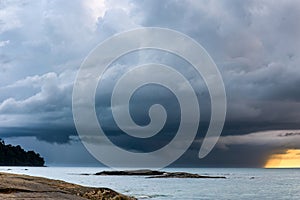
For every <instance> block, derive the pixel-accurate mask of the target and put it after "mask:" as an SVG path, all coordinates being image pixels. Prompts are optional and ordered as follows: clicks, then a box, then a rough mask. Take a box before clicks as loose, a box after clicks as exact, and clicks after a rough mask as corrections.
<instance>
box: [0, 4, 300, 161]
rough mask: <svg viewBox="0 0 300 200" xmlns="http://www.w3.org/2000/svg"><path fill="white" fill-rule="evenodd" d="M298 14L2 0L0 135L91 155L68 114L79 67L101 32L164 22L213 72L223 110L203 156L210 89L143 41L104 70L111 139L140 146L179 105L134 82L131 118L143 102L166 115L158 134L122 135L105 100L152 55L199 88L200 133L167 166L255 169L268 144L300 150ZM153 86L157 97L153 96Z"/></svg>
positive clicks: (139, 116)
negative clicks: (197, 48)
mask: <svg viewBox="0 0 300 200" xmlns="http://www.w3.org/2000/svg"><path fill="white" fill-rule="evenodd" d="M299 20H300V2H299V1H297V0H287V1H283V0H282V1H277V2H276V3H274V2H273V1H271V0H262V1H261V0H259V1H258V0H257V1H250V0H249V1H248V0H245V1H230V0H227V1H218V0H212V1H208V0H204V1H192V0H186V1H177V0H163V1H161V0H142V1H140V0H136V1H135V0H122V1H121V0H111V1H110V0H107V1H105V0H103V1H102V0H87V1H85V0H74V1H59V0H48V1H47V0H41V1H30V0H1V1H0V137H1V138H3V139H4V140H5V141H6V142H7V143H12V144H21V145H22V146H23V147H24V148H26V149H34V150H35V151H38V152H40V153H41V154H42V155H43V156H44V157H45V158H46V162H47V164H74V165H92V164H95V165H96V164H97V161H96V160H95V159H94V158H93V157H92V156H91V155H90V154H89V153H88V152H87V151H86V150H85V148H84V147H83V145H82V144H81V142H80V140H79V139H78V137H77V132H76V129H75V126H74V122H73V116H72V89H73V83H74V80H75V77H76V74H77V71H78V69H79V67H80V65H81V63H82V61H83V60H84V58H85V57H86V56H87V55H88V53H89V52H90V51H91V50H92V49H93V48H94V47H95V46H96V45H97V44H99V43H100V42H101V41H103V40H105V39H107V38H108V37H110V36H112V35H114V34H116V33H120V32H122V31H126V30H130V29H133V28H138V27H163V28H170V29H174V30H177V31H180V32H182V33H184V34H186V35H188V36H190V37H191V38H193V39H194V40H196V41H197V42H199V43H200V44H201V45H202V46H203V47H204V48H205V49H206V50H207V52H208V53H209V54H210V56H211V57H212V58H213V60H214V61H215V63H216V64H217V66H218V68H219V70H220V73H221V75H222V77H223V80H224V85H225V89H226V94H227V116H226V122H225V126H224V130H223V132H222V136H221V138H220V140H219V142H218V144H217V145H216V147H215V148H214V150H213V151H212V152H211V153H210V154H209V155H208V156H207V157H206V158H204V159H202V160H200V159H199V158H198V157H197V153H198V151H199V148H200V146H201V141H202V138H203V136H204V134H205V130H206V129H207V126H208V119H209V116H210V115H209V111H210V109H209V106H206V105H209V104H210V100H209V95H208V92H207V90H205V86H203V81H202V80H201V78H198V79H200V80H199V81H198V82H197V81H195V77H193V72H192V71H190V69H189V66H188V65H186V64H184V63H182V62H183V61H182V60H180V59H178V58H174V56H172V55H169V54H167V53H161V52H153V51H148V52H147V51H146V52H137V53H136V54H132V55H128V57H127V58H124V59H120V60H119V61H118V62H116V63H114V66H112V68H111V70H108V73H107V74H106V75H105V78H104V81H103V84H102V85H101V86H99V88H98V92H97V95H96V101H97V102H96V107H97V108H96V109H97V112H98V113H102V114H101V116H104V117H102V118H99V121H100V122H101V123H102V124H103V126H105V127H106V128H105V130H106V131H107V135H108V136H110V139H111V140H112V141H114V142H115V143H116V144H118V145H119V146H121V147H123V148H125V149H129V150H130V149H131V150H132V149H133V150H139V151H150V150H153V149H157V148H160V147H162V146H163V145H164V144H166V143H168V141H170V138H172V134H174V132H176V129H177V128H178V123H179V122H178V120H179V119H180V117H178V115H180V112H179V110H178V102H177V100H176V99H174V95H172V93H170V92H169V91H168V90H166V89H165V88H161V87H156V86H149V88H144V89H145V90H144V91H143V90H141V91H137V93H136V95H135V96H133V98H132V102H131V111H132V113H133V114H132V117H133V120H135V121H136V122H137V123H138V124H141V125H145V124H147V123H149V119H148V117H147V109H148V108H149V106H150V105H152V104H153V103H161V104H162V105H164V106H165V107H166V110H167V111H168V116H169V118H168V120H167V124H166V126H165V127H164V129H163V131H162V132H161V133H160V134H159V135H157V136H155V137H156V138H155V137H154V138H152V139H147V141H142V140H141V139H136V138H130V137H128V136H126V135H124V134H123V133H121V132H120V130H118V129H117V127H116V124H115V123H114V121H113V119H112V115H111V110H110V109H109V99H110V95H111V90H112V88H113V85H114V83H116V81H117V79H118V77H120V76H121V75H122V74H123V73H124V70H126V69H127V67H129V66H131V65H137V64H143V63H147V62H162V63H165V64H168V65H173V66H175V68H177V69H178V70H180V72H181V73H182V74H184V75H185V76H186V77H187V78H188V79H189V80H190V81H191V83H192V85H193V86H194V87H195V88H197V87H198V91H199V92H198V93H197V94H198V98H199V102H200V107H201V105H202V107H204V108H201V111H202V110H203V113H201V119H203V120H202V121H201V122H200V127H199V131H198V135H197V137H196V139H195V141H194V143H193V144H192V145H191V147H190V149H189V150H188V151H187V152H186V153H185V154H184V155H183V156H182V157H181V158H180V159H179V160H178V161H177V162H176V163H175V165H177V166H216V167H224V166H237V167H239V166H241V167H261V166H263V165H264V163H265V162H266V161H267V159H268V157H270V156H271V155H272V154H273V153H278V152H283V153H284V152H285V151H286V150H288V149H297V148H300V91H299V85H300V68H299V67H300V66H299V65H300V55H299V52H300V26H299V24H298V23H299ZM176 66H177V67H176ZM178 66H184V67H178ZM198 79H197V80H198ZM152 90H155V91H158V92H157V94H158V95H157V96H155V97H153V95H152V96H151V94H153V92H149V91H152ZM298 129H299V130H298Z"/></svg>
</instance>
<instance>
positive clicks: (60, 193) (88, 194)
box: [0, 172, 136, 200]
mask: <svg viewBox="0 0 300 200" xmlns="http://www.w3.org/2000/svg"><path fill="white" fill-rule="evenodd" d="M14 198H16V199H23V198H26V199H49V200H50V199H53V200H54V199H63V200H83V199H92V200H98V199H103V200H112V199H115V200H117V199H119V200H135V199H136V198H134V197H129V196H126V195H123V194H120V193H118V192H116V191H114V190H112V189H109V188H94V187H85V186H81V185H77V184H73V183H68V182H65V181H61V180H54V179H48V178H42V177H36V176H28V175H20V174H11V173H4V172H0V199H3V200H5V199H14Z"/></svg>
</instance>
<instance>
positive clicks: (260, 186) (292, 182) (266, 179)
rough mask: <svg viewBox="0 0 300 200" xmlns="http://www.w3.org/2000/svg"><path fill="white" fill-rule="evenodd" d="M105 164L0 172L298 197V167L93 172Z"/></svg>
mask: <svg viewBox="0 0 300 200" xmlns="http://www.w3.org/2000/svg"><path fill="white" fill-rule="evenodd" d="M103 170H107V169H106V168H99V167H97V168H91V167H0V171H1V172H9V173H17V174H27V175H32V176H41V177H46V178H51V179H58V180H63V181H67V182H71V183H76V184H80V185H84V186H92V187H108V188H111V189H113V190H116V191H118V192H121V193H123V194H126V195H131V196H135V197H137V198H138V199H153V200H171V199H233V200H235V199H236V200H238V199H249V200H250V199H251V200H252V199H270V200H271V199H272V200H274V199H287V200H291V199H295V200H299V199H300V169H256V168H176V169H175V168H167V169H164V171H170V172H174V171H184V172H189V173H198V174H201V175H211V176H225V177H226V179H192V178H181V179H180V178H158V179H149V178H145V177H142V176H95V175H89V176H87V175H81V174H82V173H88V174H94V173H96V172H99V171H103Z"/></svg>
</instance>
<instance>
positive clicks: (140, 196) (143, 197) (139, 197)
mask: <svg viewBox="0 0 300 200" xmlns="http://www.w3.org/2000/svg"><path fill="white" fill-rule="evenodd" d="M135 197H137V198H138V199H153V198H158V197H169V195H163V194H153V195H136V196H135Z"/></svg>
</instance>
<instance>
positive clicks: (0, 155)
mask: <svg viewBox="0 0 300 200" xmlns="http://www.w3.org/2000/svg"><path fill="white" fill-rule="evenodd" d="M44 164H45V161H44V158H42V157H41V155H40V154H38V153H35V152H34V151H25V150H24V149H22V147H21V146H20V145H17V146H12V145H10V144H5V142H4V141H3V140H2V139H0V166H44Z"/></svg>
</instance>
